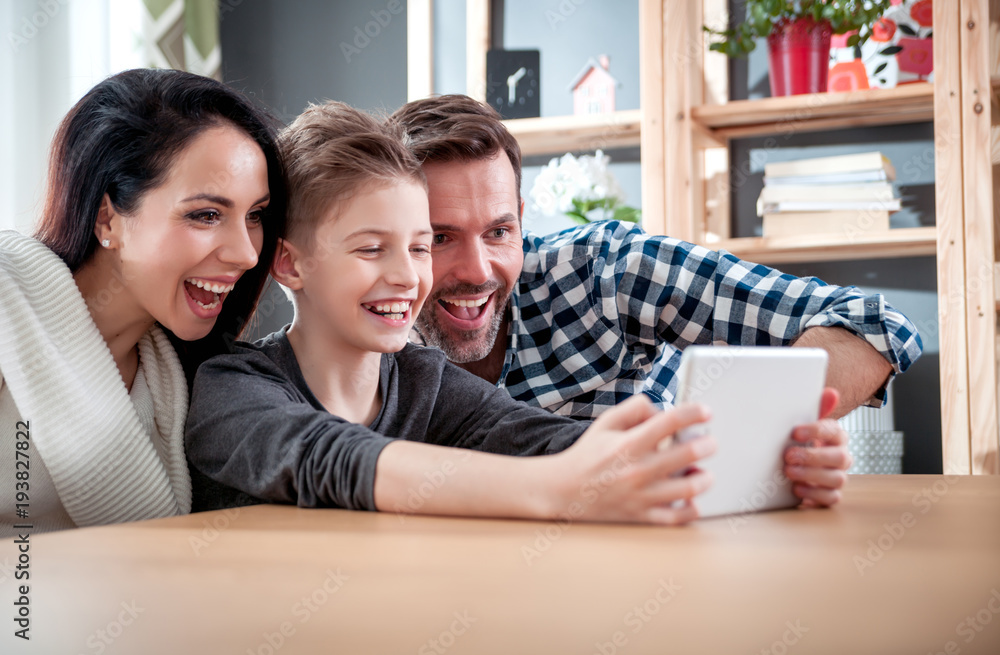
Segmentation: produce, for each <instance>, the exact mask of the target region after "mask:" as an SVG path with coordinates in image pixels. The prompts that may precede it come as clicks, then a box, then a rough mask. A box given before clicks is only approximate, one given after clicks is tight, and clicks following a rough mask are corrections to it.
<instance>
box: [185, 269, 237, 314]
mask: <svg viewBox="0 0 1000 655" xmlns="http://www.w3.org/2000/svg"><path fill="white" fill-rule="evenodd" d="M235 286H236V285H235V284H221V283H218V282H209V281H206V280H199V279H198V278H193V277H192V278H188V279H186V280H184V291H185V292H187V294H188V296H190V298H191V300H193V301H194V302H195V304H196V305H198V307H200V308H201V309H204V310H205V311H211V310H213V309H216V308H217V307H218V306H219V305H221V304H222V301H223V300H225V299H226V296H227V295H228V294H229V292H230V291H232V290H233V288H235Z"/></svg>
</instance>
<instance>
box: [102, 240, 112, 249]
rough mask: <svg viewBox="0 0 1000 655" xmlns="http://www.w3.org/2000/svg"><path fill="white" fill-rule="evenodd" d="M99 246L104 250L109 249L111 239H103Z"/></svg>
mask: <svg viewBox="0 0 1000 655" xmlns="http://www.w3.org/2000/svg"><path fill="white" fill-rule="evenodd" d="M101 245H102V246H104V247H105V248H110V247H111V239H105V240H104V241H101Z"/></svg>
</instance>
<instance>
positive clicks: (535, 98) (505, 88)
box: [486, 50, 541, 118]
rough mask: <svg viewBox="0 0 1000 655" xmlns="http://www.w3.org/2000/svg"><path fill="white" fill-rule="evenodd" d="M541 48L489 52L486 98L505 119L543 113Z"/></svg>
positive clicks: (529, 116)
mask: <svg viewBox="0 0 1000 655" xmlns="http://www.w3.org/2000/svg"><path fill="white" fill-rule="evenodd" d="M539 59H540V53H539V51H538V50H490V51H489V52H487V53H486V101H487V103H489V104H490V105H491V106H492V107H493V108H494V109H496V110H497V111H498V112H500V115H501V116H503V117H504V118H531V117H534V116H541V100H540V95H541V84H540V82H539V76H538V71H539Z"/></svg>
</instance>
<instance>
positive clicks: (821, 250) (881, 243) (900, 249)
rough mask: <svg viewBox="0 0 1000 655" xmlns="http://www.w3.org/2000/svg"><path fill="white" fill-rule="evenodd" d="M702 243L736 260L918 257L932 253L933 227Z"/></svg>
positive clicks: (770, 261)
mask: <svg viewBox="0 0 1000 655" xmlns="http://www.w3.org/2000/svg"><path fill="white" fill-rule="evenodd" d="M704 245H705V246H707V247H709V248H712V249H713V250H728V251H729V252H731V253H733V254H734V255H736V256H737V257H739V258H740V259H745V260H747V261H751V262H755V263H758V264H798V263H803V262H818V261H840V260H849V259H874V258H879V259H883V258H893V257H919V256H926V255H934V254H936V252H937V228H935V227H914V228H900V229H896V230H889V231H888V232H882V233H872V234H863V235H858V236H857V237H855V238H853V239H850V240H848V239H845V238H844V235H843V234H804V235H795V236H787V237H750V238H742V239H723V240H721V241H715V242H713V243H707V244H704Z"/></svg>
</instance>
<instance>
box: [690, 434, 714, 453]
mask: <svg viewBox="0 0 1000 655" xmlns="http://www.w3.org/2000/svg"><path fill="white" fill-rule="evenodd" d="M691 444H692V447H693V449H694V454H695V455H696V456H698V457H705V456H707V455H711V454H712V453H714V452H715V442H714V441H712V439H710V438H709V437H699V438H698V439H695V440H694V441H692V442H691Z"/></svg>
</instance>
